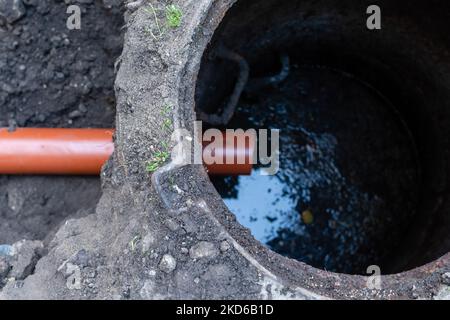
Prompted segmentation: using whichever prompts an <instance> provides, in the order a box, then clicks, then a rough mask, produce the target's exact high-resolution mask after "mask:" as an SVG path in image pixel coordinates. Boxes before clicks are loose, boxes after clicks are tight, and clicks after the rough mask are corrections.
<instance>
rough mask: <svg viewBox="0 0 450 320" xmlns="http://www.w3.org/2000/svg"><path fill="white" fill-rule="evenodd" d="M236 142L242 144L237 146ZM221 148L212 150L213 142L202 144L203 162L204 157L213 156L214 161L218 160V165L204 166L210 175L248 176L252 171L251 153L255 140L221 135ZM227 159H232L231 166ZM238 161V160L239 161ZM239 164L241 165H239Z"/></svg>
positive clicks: (240, 136)
mask: <svg viewBox="0 0 450 320" xmlns="http://www.w3.org/2000/svg"><path fill="white" fill-rule="evenodd" d="M237 140H241V143H242V142H244V143H245V144H244V145H239V144H238V143H237ZM221 144H222V148H217V149H216V148H214V141H213V142H203V160H204V161H205V160H206V159H205V158H206V156H205V153H206V154H208V155H211V154H214V159H220V160H221V161H220V163H213V164H208V162H207V164H206V169H207V171H208V173H209V174H211V175H231V176H232V175H236V176H237V175H250V174H251V173H252V169H253V163H252V160H253V152H254V149H255V139H254V138H253V137H246V136H245V135H244V134H233V135H226V134H225V133H222V141H221ZM227 158H228V159H232V160H233V161H232V162H231V164H228V163H227ZM239 159H240V160H239ZM239 162H241V163H239Z"/></svg>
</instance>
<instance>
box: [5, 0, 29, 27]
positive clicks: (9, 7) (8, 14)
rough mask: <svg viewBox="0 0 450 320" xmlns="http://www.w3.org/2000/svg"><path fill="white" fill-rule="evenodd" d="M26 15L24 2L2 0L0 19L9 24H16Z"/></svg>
mask: <svg viewBox="0 0 450 320" xmlns="http://www.w3.org/2000/svg"><path fill="white" fill-rule="evenodd" d="M25 13H26V9H25V6H24V5H23V3H22V0H0V18H3V19H5V20H6V22H8V23H9V24H11V23H14V22H16V21H17V20H19V19H20V18H22V17H23V16H24V15H25Z"/></svg>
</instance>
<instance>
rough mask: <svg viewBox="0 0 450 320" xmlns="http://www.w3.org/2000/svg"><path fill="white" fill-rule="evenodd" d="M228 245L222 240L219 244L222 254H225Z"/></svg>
mask: <svg viewBox="0 0 450 320" xmlns="http://www.w3.org/2000/svg"><path fill="white" fill-rule="evenodd" d="M230 247H231V246H230V244H229V243H228V241H227V240H224V241H222V242H221V243H220V251H222V252H226V251H228V250H229V249H230Z"/></svg>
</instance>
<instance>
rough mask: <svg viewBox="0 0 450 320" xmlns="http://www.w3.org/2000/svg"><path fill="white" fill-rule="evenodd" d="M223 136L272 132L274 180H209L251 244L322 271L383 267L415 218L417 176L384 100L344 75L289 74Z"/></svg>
mask: <svg viewBox="0 0 450 320" xmlns="http://www.w3.org/2000/svg"><path fill="white" fill-rule="evenodd" d="M228 128H243V129H248V128H255V129H259V128H265V129H280V162H279V164H280V167H279V171H278V172H277V174H276V175H273V176H264V175H261V170H260V168H255V170H254V171H253V173H252V175H251V176H240V177H230V176H226V177H213V178H212V179H211V180H212V182H213V184H214V185H215V187H216V189H217V190H218V192H219V193H220V195H221V196H222V198H223V199H224V201H225V203H226V205H227V206H228V207H229V209H230V210H231V212H233V213H234V214H235V215H236V216H237V219H238V221H239V222H240V223H241V224H242V225H244V226H245V227H247V228H249V229H250V230H251V232H252V234H253V236H254V237H255V238H256V239H257V240H259V241H260V242H262V243H263V244H265V245H266V246H268V247H269V248H270V249H272V250H274V251H276V252H278V253H280V254H282V255H284V256H287V257H290V258H294V259H297V260H300V261H302V262H305V263H308V264H310V265H312V266H314V267H318V268H321V269H325V270H329V271H335V272H344V273H350V274H365V272H366V270H367V267H368V266H370V265H379V266H381V268H383V265H384V264H385V263H388V262H387V261H388V257H389V255H390V254H392V253H393V252H394V251H395V250H396V247H397V245H398V243H399V240H400V239H401V238H402V235H403V234H404V232H405V226H407V225H408V221H409V220H410V219H412V218H413V216H414V212H415V208H416V205H417V204H416V203H414V200H412V199H417V198H418V197H417V194H418V190H417V186H418V185H419V184H418V183H417V182H418V180H419V167H418V163H417V153H416V148H415V145H414V141H413V140H412V138H411V134H410V132H409V130H408V128H407V126H406V125H405V123H404V122H403V121H402V119H401V118H400V117H399V115H398V113H397V112H395V108H394V107H393V106H392V105H391V104H390V103H389V101H387V100H386V99H385V98H384V97H383V95H382V94H380V93H379V92H377V91H376V90H374V89H373V88H371V87H370V86H368V85H366V84H365V83H363V82H361V81H359V80H357V79H356V78H354V77H351V76H349V75H347V74H345V73H342V72H338V71H335V70H331V69H328V68H324V67H308V66H304V67H298V66H297V67H296V68H294V70H292V72H291V74H290V75H289V77H288V78H287V79H286V80H285V81H284V82H283V83H281V84H279V85H278V86H277V87H272V88H264V90H261V91H260V92H256V93H255V92H253V93H252V94H251V95H250V94H247V95H244V96H243V97H242V98H241V101H240V103H239V106H238V109H237V111H236V113H235V116H234V118H233V120H232V122H231V123H230V124H229V125H228Z"/></svg>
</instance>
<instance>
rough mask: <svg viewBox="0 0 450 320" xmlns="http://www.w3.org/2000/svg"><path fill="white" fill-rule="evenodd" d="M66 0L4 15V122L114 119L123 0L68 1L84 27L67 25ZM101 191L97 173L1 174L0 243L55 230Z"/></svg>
mask: <svg viewBox="0 0 450 320" xmlns="http://www.w3.org/2000/svg"><path fill="white" fill-rule="evenodd" d="M20 2H22V1H20ZM67 2H68V1H65V2H62V1H56V0H54V1H53V0H40V1H23V4H24V6H23V7H22V8H21V10H19V11H20V12H19V13H20V19H18V20H16V21H14V22H11V23H7V21H4V20H2V19H0V127H10V128H11V129H13V128H15V127H73V128H79V127H105V128H110V127H113V126H114V118H115V97H114V90H113V84H114V78H115V73H114V63H115V61H116V59H117V58H118V56H119V55H120V53H121V50H122V45H123V32H122V27H123V25H124V22H123V10H122V8H121V5H120V3H121V1H108V0H105V1H93V0H92V1H69V2H70V3H74V4H78V5H79V6H80V8H81V30H68V29H67V28H66V20H67V18H68V16H69V15H68V14H67V13H66V10H67V7H68V4H67ZM100 195H101V188H100V179H99V178H98V177H43V176H39V177H37V176H36V177H32V176H0V243H13V242H15V241H18V240H20V239H30V240H43V239H45V238H46V237H47V238H50V236H49V234H51V233H52V232H53V231H56V228H57V227H58V226H59V225H60V224H61V223H62V222H63V221H64V220H65V219H67V218H69V217H70V218H75V217H79V216H83V215H85V214H87V213H90V212H92V210H93V208H94V207H95V205H96V204H97V202H98V199H99V197H100Z"/></svg>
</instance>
